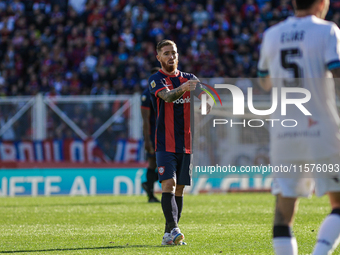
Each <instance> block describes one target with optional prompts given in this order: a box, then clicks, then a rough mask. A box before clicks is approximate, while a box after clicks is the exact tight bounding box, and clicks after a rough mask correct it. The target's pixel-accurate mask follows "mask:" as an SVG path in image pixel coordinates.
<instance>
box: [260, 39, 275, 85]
mask: <svg viewBox="0 0 340 255" xmlns="http://www.w3.org/2000/svg"><path fill="white" fill-rule="evenodd" d="M265 35H266V34H264V35H263V40H262V44H261V50H260V60H259V63H258V66H257V69H258V71H257V74H258V77H259V83H260V87H261V88H262V89H263V90H264V91H270V90H271V88H272V83H271V80H270V76H269V66H268V57H267V55H268V54H267V52H266V50H267V48H266V40H265V39H266V36H265Z"/></svg>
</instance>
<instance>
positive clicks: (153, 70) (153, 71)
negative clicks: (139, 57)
mask: <svg viewBox="0 0 340 255" xmlns="http://www.w3.org/2000/svg"><path fill="white" fill-rule="evenodd" d="M159 69H160V68H159V67H153V68H152V69H151V71H150V72H151V74H154V73H157V72H158V71H159Z"/></svg>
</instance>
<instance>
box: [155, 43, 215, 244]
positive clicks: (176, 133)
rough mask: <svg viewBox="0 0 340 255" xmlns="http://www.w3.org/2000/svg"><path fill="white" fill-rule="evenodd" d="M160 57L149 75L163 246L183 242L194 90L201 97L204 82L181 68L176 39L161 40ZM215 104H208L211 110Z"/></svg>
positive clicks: (158, 50)
mask: <svg viewBox="0 0 340 255" xmlns="http://www.w3.org/2000/svg"><path fill="white" fill-rule="evenodd" d="M156 57H157V60H158V61H159V62H160V63H161V66H162V68H161V69H160V70H159V71H158V72H157V73H156V74H154V75H152V76H151V77H150V78H149V89H150V92H151V99H152V103H153V106H154V108H155V112H156V136H155V150H156V161H157V167H158V178H159V181H160V182H161V185H162V199H161V205H162V209H163V214H164V216H165V220H166V226H165V233H164V236H163V241H162V245H167V244H183V240H184V235H183V234H182V233H181V231H180V229H179V228H178V221H179V219H180V217H181V213H182V208H183V194H184V187H185V185H190V184H191V171H192V165H191V128H190V91H193V93H194V94H195V95H196V96H198V97H199V92H201V91H200V90H196V87H200V84H199V81H198V79H197V78H196V76H195V75H193V74H189V73H184V72H181V71H179V70H177V65H178V53H177V46H176V44H175V43H174V42H173V41H171V40H163V41H161V42H159V43H158V44H157V56H156ZM195 90H196V91H195ZM208 102H209V100H208ZM210 102H211V101H210ZM211 106H212V104H207V112H209V111H210V109H211Z"/></svg>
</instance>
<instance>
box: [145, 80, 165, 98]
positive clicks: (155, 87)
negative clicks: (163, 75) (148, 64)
mask: <svg viewBox="0 0 340 255" xmlns="http://www.w3.org/2000/svg"><path fill="white" fill-rule="evenodd" d="M166 88H167V86H166V84H165V82H164V81H163V79H160V78H157V76H156V77H155V76H154V75H152V76H151V77H150V78H149V90H150V93H151V94H153V95H155V97H157V94H158V92H159V91H161V90H163V89H166Z"/></svg>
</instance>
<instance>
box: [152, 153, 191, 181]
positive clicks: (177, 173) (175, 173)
mask: <svg viewBox="0 0 340 255" xmlns="http://www.w3.org/2000/svg"><path fill="white" fill-rule="evenodd" d="M191 158H192V155H191V154H187V153H172V152H167V151H158V152H156V162H157V169H158V180H159V181H160V182H162V181H163V180H167V179H172V178H175V179H176V184H178V185H188V186H190V185H191V172H192V165H191Z"/></svg>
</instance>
